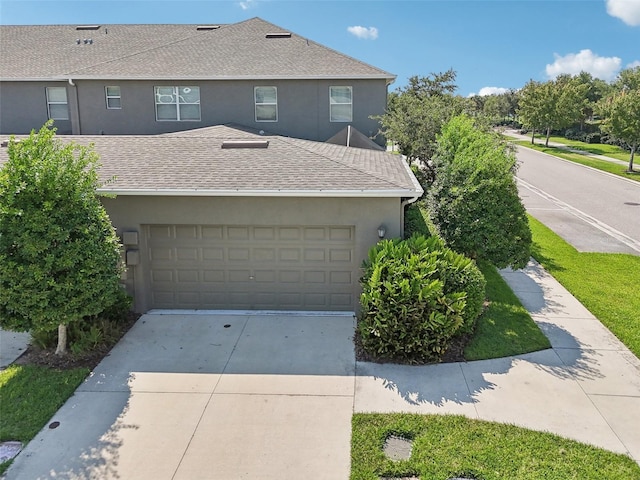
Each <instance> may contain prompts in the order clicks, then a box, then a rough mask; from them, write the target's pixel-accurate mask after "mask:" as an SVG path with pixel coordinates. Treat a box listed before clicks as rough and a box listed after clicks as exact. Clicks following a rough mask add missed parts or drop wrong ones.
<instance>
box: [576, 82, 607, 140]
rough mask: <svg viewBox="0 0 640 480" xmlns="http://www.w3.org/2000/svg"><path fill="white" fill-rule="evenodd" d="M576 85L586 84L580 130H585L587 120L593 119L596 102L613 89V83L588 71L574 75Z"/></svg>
mask: <svg viewBox="0 0 640 480" xmlns="http://www.w3.org/2000/svg"><path fill="white" fill-rule="evenodd" d="M573 79H574V82H575V84H576V85H584V87H583V89H584V100H585V104H584V107H583V109H582V117H581V118H580V130H581V131H582V130H584V124H585V122H587V121H589V120H592V119H593V114H594V110H595V108H596V104H597V103H598V102H599V101H600V100H601V99H602V98H603V97H605V96H607V95H608V94H609V93H610V91H611V88H612V87H611V85H609V84H608V83H607V82H605V81H604V80H602V79H599V78H594V77H593V76H592V75H591V74H590V73H588V72H584V71H583V72H580V73H579V74H578V75H576V76H575V77H573Z"/></svg>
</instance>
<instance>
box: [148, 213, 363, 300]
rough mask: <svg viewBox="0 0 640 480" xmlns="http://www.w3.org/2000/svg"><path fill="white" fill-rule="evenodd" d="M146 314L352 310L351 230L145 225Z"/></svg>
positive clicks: (354, 282)
mask: <svg viewBox="0 0 640 480" xmlns="http://www.w3.org/2000/svg"><path fill="white" fill-rule="evenodd" d="M144 230H145V236H146V243H147V252H148V259H147V262H146V263H147V267H146V268H147V271H146V272H145V275H146V284H147V285H148V288H149V291H148V295H149V297H148V298H149V299H150V304H151V308H180V309H182V308H186V309H250V310H253V309H260V310H272V309H277V310H353V309H355V302H356V300H357V299H356V298H355V297H356V294H355V291H356V286H357V282H358V274H359V270H358V268H359V264H358V263H357V262H356V260H355V256H354V237H355V228H354V227H353V226H320V227H317V226H226V225H147V226H145V228H144Z"/></svg>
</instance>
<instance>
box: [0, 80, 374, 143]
mask: <svg viewBox="0 0 640 480" xmlns="http://www.w3.org/2000/svg"><path fill="white" fill-rule="evenodd" d="M74 83H75V85H76V87H72V86H70V85H69V84H67V83H61V84H59V85H67V96H68V98H69V101H70V113H71V119H72V120H73V122H58V123H57V127H58V128H59V133H72V131H73V133H74V134H87V135H96V134H105V135H146V134H158V133H166V132H173V131H179V130H188V129H193V128H201V127H206V126H211V125H219V124H223V123H238V124H241V125H246V126H249V127H255V128H258V129H263V130H265V131H269V132H273V133H275V134H279V135H285V136H291V137H297V138H305V139H309V140H317V141H325V140H327V139H328V138H330V137H331V136H333V135H334V134H335V133H337V132H338V131H340V130H342V129H343V128H344V127H345V126H346V125H348V124H351V125H352V126H353V127H355V128H356V129H358V130H359V131H361V132H362V133H364V134H365V135H368V136H373V135H375V134H376V133H377V132H378V128H379V125H378V122H377V121H375V120H372V119H371V118H369V117H370V116H371V115H380V114H382V113H384V110H385V107H386V101H387V86H386V81H385V80H384V79H382V80H266V81H254V80H247V81H235V80H234V81H231V80H230V81H192V80H189V81H183V80H180V81H178V80H176V81H110V80H109V81H93V80H74ZM48 85H55V83H53V84H51V83H50V84H45V83H40V82H31V83H30V82H22V83H16V82H3V83H2V84H1V85H0V113H1V116H0V132H1V133H28V132H29V131H30V130H31V129H32V128H36V129H37V128H39V127H40V126H41V125H42V124H43V123H44V122H45V121H46V119H47V108H46V107H47V105H46V97H45V93H44V92H45V89H44V87H45V86H48ZM112 85H114V86H120V89H121V98H122V109H119V110H115V109H114V110H110V109H107V108H106V101H105V86H112ZM162 85H165V86H198V87H200V105H201V121H184V122H174V121H156V115H155V103H154V89H153V87H154V86H162ZM256 86H275V87H277V92H278V121H277V122H256V121H255V104H254V87H256ZM329 86H351V87H353V121H352V122H349V123H347V122H330V121H329ZM76 89H77V102H78V103H77V107H76V105H75V96H76ZM76 114H77V118H76ZM71 123H73V125H71ZM379 142H380V143H381V144H382V142H383V140H382V139H379Z"/></svg>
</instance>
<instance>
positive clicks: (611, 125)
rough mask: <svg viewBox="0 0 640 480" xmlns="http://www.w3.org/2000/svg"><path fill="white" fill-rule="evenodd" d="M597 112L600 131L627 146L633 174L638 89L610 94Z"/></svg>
mask: <svg viewBox="0 0 640 480" xmlns="http://www.w3.org/2000/svg"><path fill="white" fill-rule="evenodd" d="M599 112H600V114H601V115H602V117H603V120H602V122H601V124H600V128H601V129H602V131H603V132H605V133H608V134H609V135H611V136H612V137H614V138H615V139H618V140H621V141H623V142H625V143H627V144H628V145H629V147H630V149H631V154H630V156H629V172H633V157H634V154H635V152H636V150H637V149H638V145H640V88H637V89H633V90H630V89H629V90H627V89H625V90H622V91H620V92H616V93H614V94H612V95H611V96H609V97H607V98H606V99H604V100H603V101H602V102H601V103H600V104H599Z"/></svg>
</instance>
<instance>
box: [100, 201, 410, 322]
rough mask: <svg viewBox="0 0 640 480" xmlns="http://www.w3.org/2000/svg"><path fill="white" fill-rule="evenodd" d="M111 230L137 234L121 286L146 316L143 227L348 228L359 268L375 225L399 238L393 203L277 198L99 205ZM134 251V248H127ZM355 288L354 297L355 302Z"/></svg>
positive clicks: (399, 225) (398, 209) (374, 235)
mask: <svg viewBox="0 0 640 480" xmlns="http://www.w3.org/2000/svg"><path fill="white" fill-rule="evenodd" d="M103 203H104V205H105V208H106V210H107V212H108V214H109V216H110V218H111V221H112V223H113V224H114V226H115V227H116V230H117V232H118V235H122V232H123V231H137V232H139V245H138V246H137V249H138V251H139V252H140V255H139V257H140V264H139V265H138V266H135V267H130V268H129V270H128V272H127V277H126V284H127V288H128V290H129V292H130V293H132V294H133V295H134V298H135V303H134V308H135V309H136V311H138V312H144V311H146V310H148V305H149V303H148V299H147V298H146V297H145V292H146V289H145V282H146V281H147V279H145V278H144V272H145V268H146V267H147V264H146V258H145V251H146V245H145V239H144V235H143V229H142V226H143V225H148V224H183V225H193V224H203V225H322V226H338V225H354V226H355V245H356V247H355V248H356V252H355V254H356V262H357V265H358V272H356V275H355V278H358V277H359V276H360V270H359V266H360V264H361V263H362V260H364V259H365V258H366V257H367V253H368V250H369V248H370V247H371V246H372V245H374V244H375V243H376V242H377V241H378V235H377V230H378V226H379V225H380V224H384V225H385V226H386V227H387V235H386V238H395V237H400V236H401V234H402V216H403V211H402V206H401V202H400V199H399V198H282V197H242V198H236V197H155V196H154V197H151V196H147V197H144V196H140V197H138V196H120V197H117V198H114V199H111V198H105V199H103ZM130 248H136V247H130ZM359 293H360V292H359V288H358V286H357V285H356V286H355V287H354V294H355V296H356V298H357V296H359Z"/></svg>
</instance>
